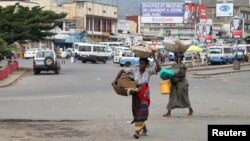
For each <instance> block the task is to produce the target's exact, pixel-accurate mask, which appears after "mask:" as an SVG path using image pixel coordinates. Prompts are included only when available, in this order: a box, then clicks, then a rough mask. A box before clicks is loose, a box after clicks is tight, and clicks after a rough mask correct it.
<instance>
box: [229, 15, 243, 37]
mask: <svg viewBox="0 0 250 141" xmlns="http://www.w3.org/2000/svg"><path fill="white" fill-rule="evenodd" d="M230 37H231V38H243V37H244V19H243V18H232V19H230Z"/></svg>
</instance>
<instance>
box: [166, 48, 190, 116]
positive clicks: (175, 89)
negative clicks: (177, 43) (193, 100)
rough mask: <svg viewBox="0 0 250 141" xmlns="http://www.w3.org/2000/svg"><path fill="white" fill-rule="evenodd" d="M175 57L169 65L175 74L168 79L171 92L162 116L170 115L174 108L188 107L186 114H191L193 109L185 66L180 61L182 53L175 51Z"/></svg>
mask: <svg viewBox="0 0 250 141" xmlns="http://www.w3.org/2000/svg"><path fill="white" fill-rule="evenodd" d="M175 57H176V63H174V64H173V65H172V67H171V69H172V70H173V71H174V72H175V75H174V77H173V78H171V79H170V82H171V93H170V95H169V102H168V104H167V110H168V111H167V113H166V114H164V115H163V117H169V116H171V111H172V110H173V109H175V108H189V113H188V115H189V116H191V115H192V114H193V109H192V108H191V104H190V100H189V95H188V86H189V84H188V81H187V79H186V70H187V67H186V66H185V64H183V63H182V59H183V57H184V55H183V54H178V53H175Z"/></svg>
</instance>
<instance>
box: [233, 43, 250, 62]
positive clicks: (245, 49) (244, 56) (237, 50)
mask: <svg viewBox="0 0 250 141" xmlns="http://www.w3.org/2000/svg"><path fill="white" fill-rule="evenodd" d="M249 49H250V45H247V44H239V45H237V46H234V48H233V52H234V56H235V58H236V60H237V61H246V62H248V59H249V57H248V54H249Z"/></svg>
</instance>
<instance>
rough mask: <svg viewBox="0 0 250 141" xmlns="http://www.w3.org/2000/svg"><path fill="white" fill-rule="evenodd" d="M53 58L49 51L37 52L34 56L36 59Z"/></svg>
mask: <svg viewBox="0 0 250 141" xmlns="http://www.w3.org/2000/svg"><path fill="white" fill-rule="evenodd" d="M48 56H50V57H54V55H53V52H51V51H45V52H38V53H37V55H36V58H45V57H48Z"/></svg>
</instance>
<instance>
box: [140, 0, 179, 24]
mask: <svg viewBox="0 0 250 141" xmlns="http://www.w3.org/2000/svg"><path fill="white" fill-rule="evenodd" d="M183 6H184V4H183V3H166V2H142V3H141V22H142V23H182V21H183V14H184V8H183Z"/></svg>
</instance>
